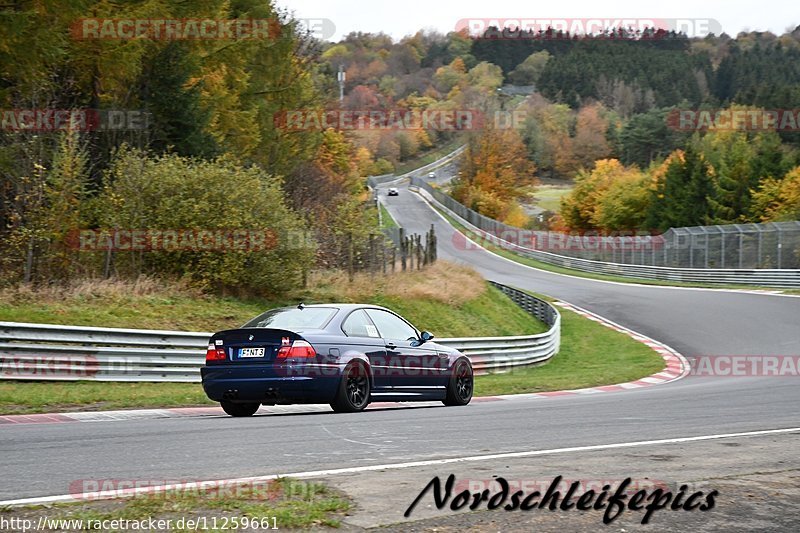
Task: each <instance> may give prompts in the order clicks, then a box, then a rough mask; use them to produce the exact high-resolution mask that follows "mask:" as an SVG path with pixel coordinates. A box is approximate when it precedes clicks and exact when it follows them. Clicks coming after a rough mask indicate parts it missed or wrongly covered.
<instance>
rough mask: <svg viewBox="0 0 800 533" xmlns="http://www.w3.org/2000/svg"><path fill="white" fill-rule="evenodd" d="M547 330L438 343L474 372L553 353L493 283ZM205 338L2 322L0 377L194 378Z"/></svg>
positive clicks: (555, 338) (547, 315) (545, 314)
mask: <svg viewBox="0 0 800 533" xmlns="http://www.w3.org/2000/svg"><path fill="white" fill-rule="evenodd" d="M495 286H497V287H498V288H499V289H500V290H502V291H503V292H505V293H506V294H507V295H509V296H510V297H511V299H512V300H513V301H514V302H516V303H517V304H518V305H520V306H521V307H522V308H523V309H525V310H526V311H528V312H529V313H531V314H532V315H534V316H536V317H537V318H539V319H540V320H542V321H543V322H544V323H545V324H547V325H548V326H550V328H549V330H548V331H547V332H545V333H541V334H538V335H525V336H514V337H477V338H457V339H436V342H438V343H441V344H443V345H445V346H450V347H453V348H456V349H458V350H461V351H462V352H463V353H464V354H465V355H467V356H469V357H470V359H471V360H472V362H473V366H474V368H475V371H476V372H477V373H485V372H490V371H502V370H503V369H506V368H509V367H515V366H524V365H530V364H534V363H540V362H542V361H545V360H547V359H549V358H550V357H552V356H553V355H555V354H556V353H558V348H559V344H560V341H561V317H560V315H559V314H558V311H557V310H556V309H555V308H554V307H553V306H551V305H550V304H548V303H547V302H544V301H542V300H539V299H538V298H534V297H533V296H530V295H528V294H526V293H524V292H521V291H518V290H516V289H513V288H511V287H506V286H504V285H500V284H496V283H495ZM210 336H211V333H191V332H181V331H160V330H139V329H118V328H91V327H82V326H57V325H48V324H26V323H17V322H0V379H21V380H59V381H77V380H95V381H163V382H168V381H175V382H198V381H200V366H202V365H203V363H204V361H205V353H206V347H207V346H208V339H209V337H210Z"/></svg>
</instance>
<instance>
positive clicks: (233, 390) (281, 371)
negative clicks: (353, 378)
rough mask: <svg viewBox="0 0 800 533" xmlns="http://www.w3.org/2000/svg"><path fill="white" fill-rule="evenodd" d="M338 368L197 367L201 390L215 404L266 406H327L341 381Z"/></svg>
mask: <svg viewBox="0 0 800 533" xmlns="http://www.w3.org/2000/svg"><path fill="white" fill-rule="evenodd" d="M342 370H343V367H340V366H339V365H324V366H322V365H320V366H307V365H294V366H292V365H286V366H277V365H276V366H272V365H270V366H265V365H212V366H203V367H201V368H200V375H201V377H202V380H203V390H205V392H206V395H207V396H208V397H209V398H211V399H212V400H214V401H217V402H219V401H221V400H230V401H241V402H259V403H262V404H266V405H274V404H289V403H330V402H331V401H333V398H334V396H335V395H336V391H337V389H338V387H339V383H340V381H341V376H342Z"/></svg>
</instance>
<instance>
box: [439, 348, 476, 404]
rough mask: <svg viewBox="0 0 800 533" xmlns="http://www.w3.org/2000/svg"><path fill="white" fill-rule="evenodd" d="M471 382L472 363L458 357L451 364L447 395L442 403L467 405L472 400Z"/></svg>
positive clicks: (472, 381)
mask: <svg viewBox="0 0 800 533" xmlns="http://www.w3.org/2000/svg"><path fill="white" fill-rule="evenodd" d="M473 384H474V379H473V374H472V365H470V364H469V362H468V361H467V360H466V359H459V360H458V361H456V364H455V365H453V373H452V375H451V376H450V382H449V383H448V384H447V395H446V396H445V399H444V400H443V401H442V403H444V404H445V405H448V406H457V405H467V404H468V403H469V402H470V400H472V391H473V388H474V387H473Z"/></svg>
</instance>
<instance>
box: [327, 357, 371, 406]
mask: <svg viewBox="0 0 800 533" xmlns="http://www.w3.org/2000/svg"><path fill="white" fill-rule="evenodd" d="M368 403H369V376H367V369H366V368H365V367H364V365H362V364H358V363H355V364H352V365H349V366H348V367H347V368H345V370H344V373H343V374H342V381H341V383H340V384H339V389H338V390H337V392H336V398H335V399H334V400H333V402H331V407H332V408H333V410H334V411H336V412H337V413H355V412H357V411H363V410H364V408H365V407H366V406H367V404H368Z"/></svg>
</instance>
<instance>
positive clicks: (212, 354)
mask: <svg viewBox="0 0 800 533" xmlns="http://www.w3.org/2000/svg"><path fill="white" fill-rule="evenodd" d="M227 358H228V354H226V353H225V348H223V347H222V346H214V345H213V344H209V345H208V350H207V351H206V363H208V362H209V361H225V360H226V359H227Z"/></svg>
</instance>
